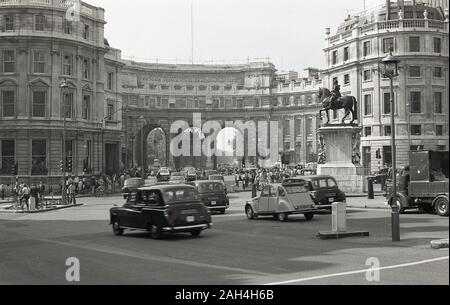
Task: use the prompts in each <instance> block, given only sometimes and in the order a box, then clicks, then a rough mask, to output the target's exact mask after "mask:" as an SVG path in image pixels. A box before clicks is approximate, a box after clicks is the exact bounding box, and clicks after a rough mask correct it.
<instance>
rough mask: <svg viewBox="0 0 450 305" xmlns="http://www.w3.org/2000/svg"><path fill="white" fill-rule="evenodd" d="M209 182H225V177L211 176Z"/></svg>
mask: <svg viewBox="0 0 450 305" xmlns="http://www.w3.org/2000/svg"><path fill="white" fill-rule="evenodd" d="M209 180H217V181H223V180H224V179H223V176H209Z"/></svg>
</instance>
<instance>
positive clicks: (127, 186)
mask: <svg viewBox="0 0 450 305" xmlns="http://www.w3.org/2000/svg"><path fill="white" fill-rule="evenodd" d="M144 185H145V180H144V179H142V178H128V179H126V180H125V183H124V184H123V187H122V195H123V198H125V199H126V198H128V196H129V195H130V193H131V192H133V191H135V190H137V189H138V188H140V187H142V186H144Z"/></svg>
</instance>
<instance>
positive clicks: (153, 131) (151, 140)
mask: <svg viewBox="0 0 450 305" xmlns="http://www.w3.org/2000/svg"><path fill="white" fill-rule="evenodd" d="M168 141H169V137H168V136H167V131H166V130H165V129H164V128H163V127H162V126H160V125H157V124H146V125H145V126H144V127H143V128H142V129H141V130H139V132H138V134H137V137H136V147H135V158H136V161H137V164H138V165H139V166H141V167H143V168H145V169H148V167H149V166H153V165H154V161H155V159H158V160H159V161H160V166H168V165H169V153H170V152H169V151H168V147H169V146H168Z"/></svg>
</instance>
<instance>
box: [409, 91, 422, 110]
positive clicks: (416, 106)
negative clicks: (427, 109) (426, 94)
mask: <svg viewBox="0 0 450 305" xmlns="http://www.w3.org/2000/svg"><path fill="white" fill-rule="evenodd" d="M421 112H422V107H421V93H420V92H411V113H421Z"/></svg>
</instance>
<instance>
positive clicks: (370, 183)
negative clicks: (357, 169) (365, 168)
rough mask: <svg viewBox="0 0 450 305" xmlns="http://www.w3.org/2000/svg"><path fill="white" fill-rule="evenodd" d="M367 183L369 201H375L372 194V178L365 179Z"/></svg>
mask: <svg viewBox="0 0 450 305" xmlns="http://www.w3.org/2000/svg"><path fill="white" fill-rule="evenodd" d="M367 182H368V192H369V199H375V195H374V192H373V177H367Z"/></svg>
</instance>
